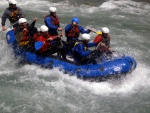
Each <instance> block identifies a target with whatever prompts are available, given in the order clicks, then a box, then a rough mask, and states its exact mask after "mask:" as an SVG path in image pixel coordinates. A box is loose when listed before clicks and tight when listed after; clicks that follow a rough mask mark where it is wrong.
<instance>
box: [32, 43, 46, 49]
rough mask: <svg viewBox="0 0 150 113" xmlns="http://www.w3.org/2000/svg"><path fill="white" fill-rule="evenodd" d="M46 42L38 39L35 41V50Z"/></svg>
mask: <svg viewBox="0 0 150 113" xmlns="http://www.w3.org/2000/svg"><path fill="white" fill-rule="evenodd" d="M43 44H44V42H41V41H38V42H35V43H34V47H35V50H39V49H40V48H41V47H42V46H43Z"/></svg>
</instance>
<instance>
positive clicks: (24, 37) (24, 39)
mask: <svg viewBox="0 0 150 113" xmlns="http://www.w3.org/2000/svg"><path fill="white" fill-rule="evenodd" d="M15 36H16V40H17V42H18V44H19V45H20V46H25V45H27V44H29V41H30V36H29V30H27V31H22V30H21V29H19V30H15Z"/></svg>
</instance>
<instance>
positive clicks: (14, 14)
mask: <svg viewBox="0 0 150 113" xmlns="http://www.w3.org/2000/svg"><path fill="white" fill-rule="evenodd" d="M7 10H9V11H11V13H10V15H9V20H10V22H11V23H14V22H16V21H18V20H19V18H21V17H22V14H21V13H20V11H19V10H18V8H16V9H11V8H10V7H9V8H7Z"/></svg>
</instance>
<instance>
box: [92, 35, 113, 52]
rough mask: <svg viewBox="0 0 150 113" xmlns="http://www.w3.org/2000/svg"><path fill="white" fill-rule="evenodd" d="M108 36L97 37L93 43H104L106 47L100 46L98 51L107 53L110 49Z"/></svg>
mask: <svg viewBox="0 0 150 113" xmlns="http://www.w3.org/2000/svg"><path fill="white" fill-rule="evenodd" d="M110 40H111V38H110V36H109V35H108V36H107V37H104V36H103V35H97V36H96V37H95V39H94V41H93V42H96V43H97V44H98V43H100V42H102V43H105V45H106V47H102V46H100V50H102V51H107V50H108V49H109V48H110Z"/></svg>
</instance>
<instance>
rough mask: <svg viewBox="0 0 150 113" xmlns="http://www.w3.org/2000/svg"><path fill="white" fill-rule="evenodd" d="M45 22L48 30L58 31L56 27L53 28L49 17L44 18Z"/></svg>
mask: <svg viewBox="0 0 150 113" xmlns="http://www.w3.org/2000/svg"><path fill="white" fill-rule="evenodd" d="M45 22H46V24H47V26H48V28H49V29H54V30H57V29H58V27H57V26H54V25H53V24H52V19H51V18H50V17H46V19H45Z"/></svg>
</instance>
